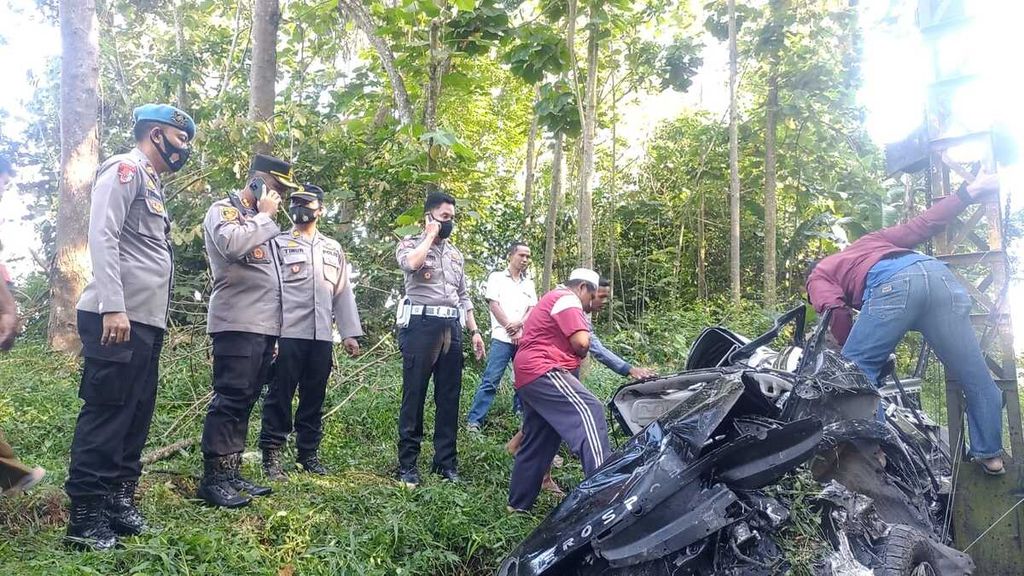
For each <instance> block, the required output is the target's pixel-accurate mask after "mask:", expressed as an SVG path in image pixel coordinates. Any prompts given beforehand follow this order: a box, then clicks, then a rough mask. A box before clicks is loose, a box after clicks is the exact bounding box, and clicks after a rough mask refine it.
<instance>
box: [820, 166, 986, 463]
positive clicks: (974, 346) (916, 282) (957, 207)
mask: <svg viewBox="0 0 1024 576" xmlns="http://www.w3.org/2000/svg"><path fill="white" fill-rule="evenodd" d="M998 190H999V180H998V178H997V177H996V176H994V175H990V174H981V175H979V176H978V177H977V178H975V180H974V181H973V182H972V183H970V184H968V185H966V186H963V187H961V188H960V190H959V191H958V192H957V193H956V194H955V195H953V196H950V197H948V198H945V199H943V200H942V201H941V202H939V203H937V204H935V205H934V206H932V207H931V208H930V209H928V210H927V211H925V212H924V213H922V214H920V215H919V216H917V217H916V218H914V219H913V220H911V221H910V222H907V223H906V224H903V225H900V226H893V227H890V228H886V229H884V230H879V231H877V232H873V233H871V234H868V235H866V236H864V237H862V238H860V239H859V240H857V241H856V242H854V243H853V244H851V245H850V246H848V247H847V248H846V249H845V250H843V251H842V252H839V253H838V254H833V255H832V256H829V257H827V258H825V259H823V260H821V261H820V262H819V263H818V264H817V266H815V267H814V269H813V270H812V271H811V273H810V275H809V277H808V278H807V297H808V299H809V300H810V301H811V304H812V305H813V306H814V309H815V310H817V311H818V312H819V313H822V312H824V311H825V310H832V311H833V312H832V326H831V328H832V334H833V335H834V336H835V338H836V341H837V342H839V344H841V345H842V346H843V355H844V356H846V357H847V358H849V359H850V360H852V361H853V362H855V363H856V364H857V366H858V367H859V368H860V369H861V370H863V371H864V373H865V374H867V376H868V378H869V379H870V380H871V381H872V382H876V383H877V381H878V375H879V373H880V372H881V370H882V367H883V366H884V364H885V362H886V361H887V360H888V358H889V355H890V354H892V352H893V351H894V350H895V349H896V345H897V344H898V343H899V341H900V339H902V338H903V335H904V334H906V333H907V332H908V331H910V330H916V331H918V332H920V333H921V334H922V335H923V336H924V338H925V340H926V341H927V342H928V344H929V345H930V346H931V347H932V349H933V350H935V353H936V355H937V356H938V357H939V360H941V361H942V363H943V365H944V366H945V367H946V370H949V371H950V373H951V375H952V376H954V377H955V378H956V380H957V381H958V382H960V384H961V386H962V387H963V391H964V396H965V397H966V399H967V421H968V429H969V432H970V439H971V455H972V456H973V457H974V459H975V460H977V461H978V462H979V463H981V465H982V466H983V468H984V470H985V471H986V472H988V473H989V474H1002V473H1003V472H1004V469H1003V460H1002V457H1001V454H1002V429H1001V424H1002V418H1001V407H1002V404H1001V403H1002V395H1001V394H1000V392H999V389H998V387H996V384H995V382H994V381H993V380H992V375H991V374H990V373H989V371H988V367H987V366H986V365H985V359H984V357H983V355H982V353H981V347H980V346H979V345H978V340H977V338H976V337H975V335H974V329H973V327H972V326H971V319H970V311H971V299H970V296H969V295H968V294H967V291H966V290H964V288H963V286H961V285H960V283H959V282H957V280H956V277H955V276H954V275H953V273H952V272H950V270H949V269H948V268H947V267H946V265H945V264H944V263H942V262H940V261H938V260H935V259H934V258H932V257H930V256H927V255H925V254H921V253H920V252H915V251H914V250H913V248H914V247H915V246H917V245H918V244H920V243H922V242H924V241H926V240H928V239H929V238H931V237H932V236H934V235H935V234H937V233H938V232H939V231H941V230H942V229H943V228H944V227H945V226H946V225H947V224H949V223H950V222H952V221H953V219H954V218H955V217H956V215H957V214H959V213H960V212H962V211H963V210H964V208H966V207H967V206H968V205H970V204H972V203H974V202H975V201H976V200H977V199H978V198H979V197H981V196H983V195H985V194H989V193H993V192H996V191H998ZM851 309H856V310H860V314H859V316H858V317H857V322H856V324H853V321H852V315H851ZM851 325H852V328H851Z"/></svg>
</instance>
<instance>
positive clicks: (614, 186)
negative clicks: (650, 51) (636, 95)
mask: <svg viewBox="0 0 1024 576" xmlns="http://www.w3.org/2000/svg"><path fill="white" fill-rule="evenodd" d="M609 82H611V85H612V166H611V174H610V175H609V179H608V193H609V196H611V217H610V218H609V219H608V220H609V221H610V222H611V226H612V233H611V235H610V237H609V238H608V285H609V286H611V288H612V291H614V290H615V264H616V261H615V260H616V258H617V257H618V254H616V248H617V244H618V237H619V221H618V219H617V218H616V217H615V209H616V208H618V198H617V197H616V192H617V191H618V179H619V172H618V167H619V162H618V160H619V158H618V142H616V141H615V139H616V137H617V135H618V134H617V132H618V126H619V115H618V98H617V96H616V94H615V70H612V73H611V77H610V78H609ZM613 302H614V301H613ZM614 308H615V307H614V306H613V305H612V302H609V303H608V321H609V322H611V321H612V320H614V319H615V314H614V312H613V309H614Z"/></svg>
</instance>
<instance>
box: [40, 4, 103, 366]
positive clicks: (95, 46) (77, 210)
mask: <svg viewBox="0 0 1024 576" xmlns="http://www.w3.org/2000/svg"><path fill="white" fill-rule="evenodd" d="M60 29H61V54H62V56H61V70H60V78H61V79H60V140H61V143H60V168H61V170H60V174H61V176H60V204H59V205H58V207H57V237H56V251H55V254H54V257H53V264H52V268H51V269H50V287H51V288H50V323H49V334H48V336H49V341H50V346H51V347H53V348H54V349H55V350H60V351H63V352H72V351H75V350H77V349H78V347H79V345H80V341H79V339H78V331H77V326H76V311H75V306H76V304H77V303H78V297H79V296H80V295H81V294H82V289H83V288H85V284H86V282H87V281H88V279H89V271H90V269H91V265H90V262H89V252H88V248H89V246H88V242H89V197H90V192H91V190H92V184H93V180H94V178H95V176H96V164H97V160H98V158H99V132H98V129H97V128H98V127H97V119H98V118H99V100H98V97H97V94H98V90H97V82H98V79H99V25H98V23H97V21H96V2H95V0H63V1H62V2H61V3H60Z"/></svg>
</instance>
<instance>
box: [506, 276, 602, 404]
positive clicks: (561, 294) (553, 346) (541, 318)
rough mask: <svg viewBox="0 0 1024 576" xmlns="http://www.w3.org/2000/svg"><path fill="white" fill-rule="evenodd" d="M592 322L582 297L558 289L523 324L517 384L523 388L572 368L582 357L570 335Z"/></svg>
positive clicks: (577, 366)
mask: <svg viewBox="0 0 1024 576" xmlns="http://www.w3.org/2000/svg"><path fill="white" fill-rule="evenodd" d="M589 330H590V325H589V323H588V322H587V316H586V314H584V312H583V304H582V303H581V302H580V299H579V297H577V296H576V295H575V294H573V293H572V292H571V291H569V290H567V289H565V288H555V289H554V290H552V291H551V292H548V293H547V294H545V295H544V297H543V298H541V299H540V302H538V303H537V308H536V309H534V311H533V312H531V313H530V317H529V318H528V319H527V320H526V325H525V326H524V327H523V337H522V339H521V340H520V341H519V349H518V350H517V351H516V356H515V361H514V362H515V364H514V366H515V376H516V381H515V386H516V388H522V387H523V386H526V385H528V384H529V383H531V382H533V381H534V380H536V379H537V378H540V377H541V376H543V375H544V374H546V373H548V372H550V371H551V370H555V369H562V370H567V371H570V372H571V371H573V370H575V369H577V368H579V367H580V363H581V362H582V361H583V359H582V358H580V357H579V356H577V355H576V353H575V352H574V351H573V349H572V344H571V343H570V342H569V337H570V336H572V335H573V334H575V333H577V332H580V331H589Z"/></svg>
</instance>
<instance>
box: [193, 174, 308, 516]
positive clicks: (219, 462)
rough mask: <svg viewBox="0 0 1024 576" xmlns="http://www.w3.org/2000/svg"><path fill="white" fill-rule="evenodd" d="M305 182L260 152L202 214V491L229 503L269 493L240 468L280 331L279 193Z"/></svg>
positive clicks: (201, 495) (206, 497)
mask: <svg viewBox="0 0 1024 576" xmlns="http://www.w3.org/2000/svg"><path fill="white" fill-rule="evenodd" d="M297 188H299V185H298V184H296V183H295V181H294V179H293V177H292V167H291V165H290V164H289V163H288V162H285V161H284V160H280V159H278V158H274V157H272V156H264V155H262V154H257V155H255V156H254V157H253V159H252V163H251V164H250V167H249V181H248V183H247V185H246V186H245V187H243V188H242V189H241V190H239V191H237V192H233V193H231V194H230V195H229V196H228V197H227V198H225V199H223V200H218V201H217V202H214V203H213V205H212V206H210V209H209V210H208V211H207V212H206V219H205V220H204V221H203V239H204V241H205V243H206V254H207V256H208V258H209V261H210V270H211V274H212V276H213V294H212V295H211V296H210V306H209V310H208V313H207V332H209V333H210V337H211V338H212V340H213V399H212V400H211V401H210V406H209V408H208V409H207V412H206V420H205V421H204V422H203V437H202V450H203V479H202V481H200V483H199V489H198V492H197V495H198V496H199V498H201V499H203V500H204V501H206V502H207V503H209V504H211V505H214V506H222V507H226V508H237V507H240V506H245V505H247V504H248V503H249V502H250V501H251V498H250V497H251V496H263V495H266V494H270V492H271V489H270V488H268V487H265V486H259V485H256V484H254V483H252V482H251V481H249V480H247V479H246V478H244V477H243V476H242V474H241V461H242V451H243V450H244V449H245V440H246V434H247V433H248V430H249V414H250V413H251V412H252V407H253V405H254V404H256V401H257V400H258V399H259V396H260V391H261V390H262V388H263V383H264V382H265V381H266V378H267V374H268V370H269V368H270V362H271V359H272V357H273V354H274V344H275V342H276V340H277V337H278V335H280V333H281V279H280V274H279V272H278V261H277V257H276V255H275V253H274V250H273V249H272V247H271V241H272V240H273V239H274V238H275V237H276V236H277V235H278V234H280V233H281V229H280V228H278V226H277V223H275V222H274V215H275V214H276V213H277V209H278V207H279V206H280V204H281V194H282V193H284V192H285V191H286V190H288V189H297Z"/></svg>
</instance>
